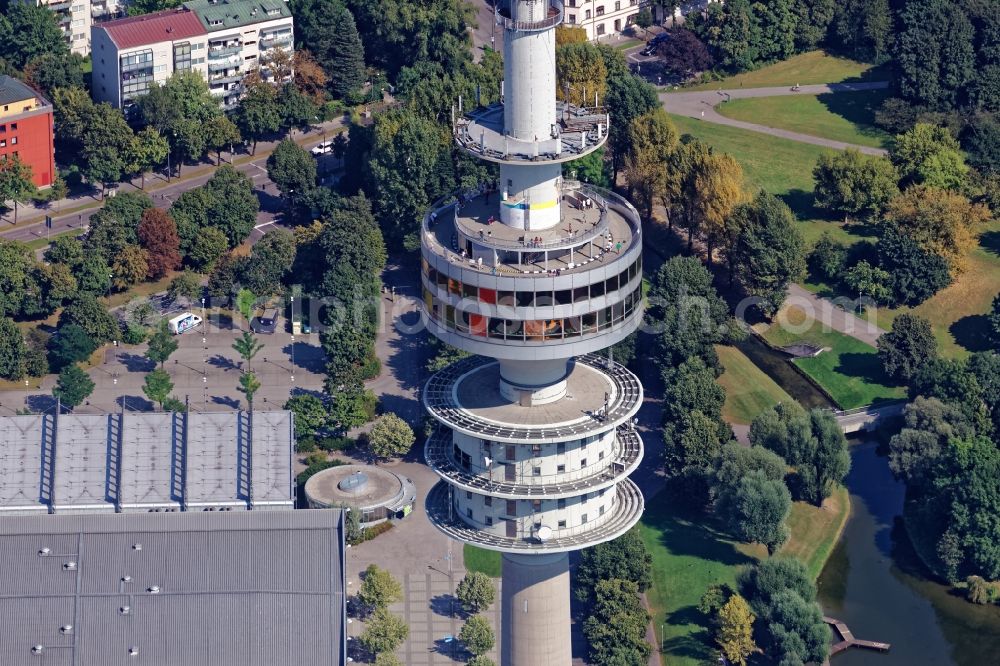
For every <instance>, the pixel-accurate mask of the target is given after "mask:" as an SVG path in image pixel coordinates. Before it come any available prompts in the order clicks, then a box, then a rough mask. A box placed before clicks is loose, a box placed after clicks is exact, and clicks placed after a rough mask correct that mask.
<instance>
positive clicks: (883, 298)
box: [844, 259, 892, 303]
mask: <svg viewBox="0 0 1000 666" xmlns="http://www.w3.org/2000/svg"><path fill="white" fill-rule="evenodd" d="M891 280H892V276H891V275H889V273H887V272H886V271H884V270H882V269H881V268H878V267H877V266H872V265H871V264H869V263H868V262H867V261H865V260H864V259H862V260H861V261H859V262H858V263H856V264H854V265H853V266H851V267H850V268H848V269H847V270H846V271H844V284H846V285H847V286H848V287H850V288H851V289H853V290H854V291H855V292H856V293H857V294H858V298H859V299H863V298H866V297H867V298H870V299H871V300H872V301H874V302H876V303H888V302H889V300H890V299H891V298H892V288H891V286H890V285H891Z"/></svg>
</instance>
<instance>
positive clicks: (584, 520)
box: [580, 514, 587, 525]
mask: <svg viewBox="0 0 1000 666" xmlns="http://www.w3.org/2000/svg"><path fill="white" fill-rule="evenodd" d="M580 524H581V525H586V524H587V514H583V515H582V516H580Z"/></svg>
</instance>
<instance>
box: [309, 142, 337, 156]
mask: <svg viewBox="0 0 1000 666" xmlns="http://www.w3.org/2000/svg"><path fill="white" fill-rule="evenodd" d="M309 152H311V153H312V154H313V155H315V156H316V157H319V156H320V155H329V154H330V153H332V152H333V141H324V142H323V143H320V144H317V145H315V146H313V147H312V149H311V150H310V151H309Z"/></svg>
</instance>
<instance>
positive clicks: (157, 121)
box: [119, 71, 222, 175]
mask: <svg viewBox="0 0 1000 666" xmlns="http://www.w3.org/2000/svg"><path fill="white" fill-rule="evenodd" d="M139 109H140V111H141V112H142V117H143V120H144V121H145V124H146V125H150V126H152V127H155V128H156V129H157V130H158V131H159V132H160V134H161V135H163V136H164V137H166V139H167V141H168V142H169V143H170V148H171V151H172V152H173V153H175V154H176V155H177V156H178V160H177V174H178V175H180V171H181V164H182V163H183V161H184V160H185V159H190V160H197V159H198V158H200V157H201V156H202V155H203V154H204V152H205V146H206V143H205V141H206V127H209V126H210V124H211V122H212V120H213V119H214V118H217V117H218V116H221V115H222V109H220V108H219V102H218V100H217V99H216V98H215V97H214V96H213V95H212V93H211V92H210V91H209V88H208V82H207V81H206V80H205V78H204V76H203V75H202V74H201V73H200V72H198V71H186V72H174V73H173V74H172V75H171V76H170V78H168V79H167V80H166V81H164V82H163V83H162V84H160V83H155V82H154V83H153V84H151V85H150V88H149V91H148V92H147V93H146V94H145V95H143V96H142V97H140V98H139ZM119 115H120V114H119Z"/></svg>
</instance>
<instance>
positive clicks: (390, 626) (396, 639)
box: [358, 608, 410, 655]
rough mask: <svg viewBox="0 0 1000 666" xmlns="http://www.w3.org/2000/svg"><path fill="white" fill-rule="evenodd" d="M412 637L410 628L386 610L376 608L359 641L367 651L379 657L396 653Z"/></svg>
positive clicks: (366, 622)
mask: <svg viewBox="0 0 1000 666" xmlns="http://www.w3.org/2000/svg"><path fill="white" fill-rule="evenodd" d="M409 635H410V628H409V627H408V626H406V623H405V622H403V620H401V619H400V618H398V617H397V616H395V615H393V614H392V613H390V612H389V611H388V610H386V609H385V608H376V609H375V611H374V612H373V613H372V614H371V615H370V616H369V617H368V619H367V620H366V621H365V630H364V631H363V632H361V636H359V637H358V640H359V641H360V642H361V644H362V645H363V646H365V649H367V650H369V651H370V652H372V653H374V654H376V655H378V654H382V653H384V652H394V651H395V650H396V648H398V647H399V646H400V645H402V644H403V641H405V640H406V637H407V636H409Z"/></svg>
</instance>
